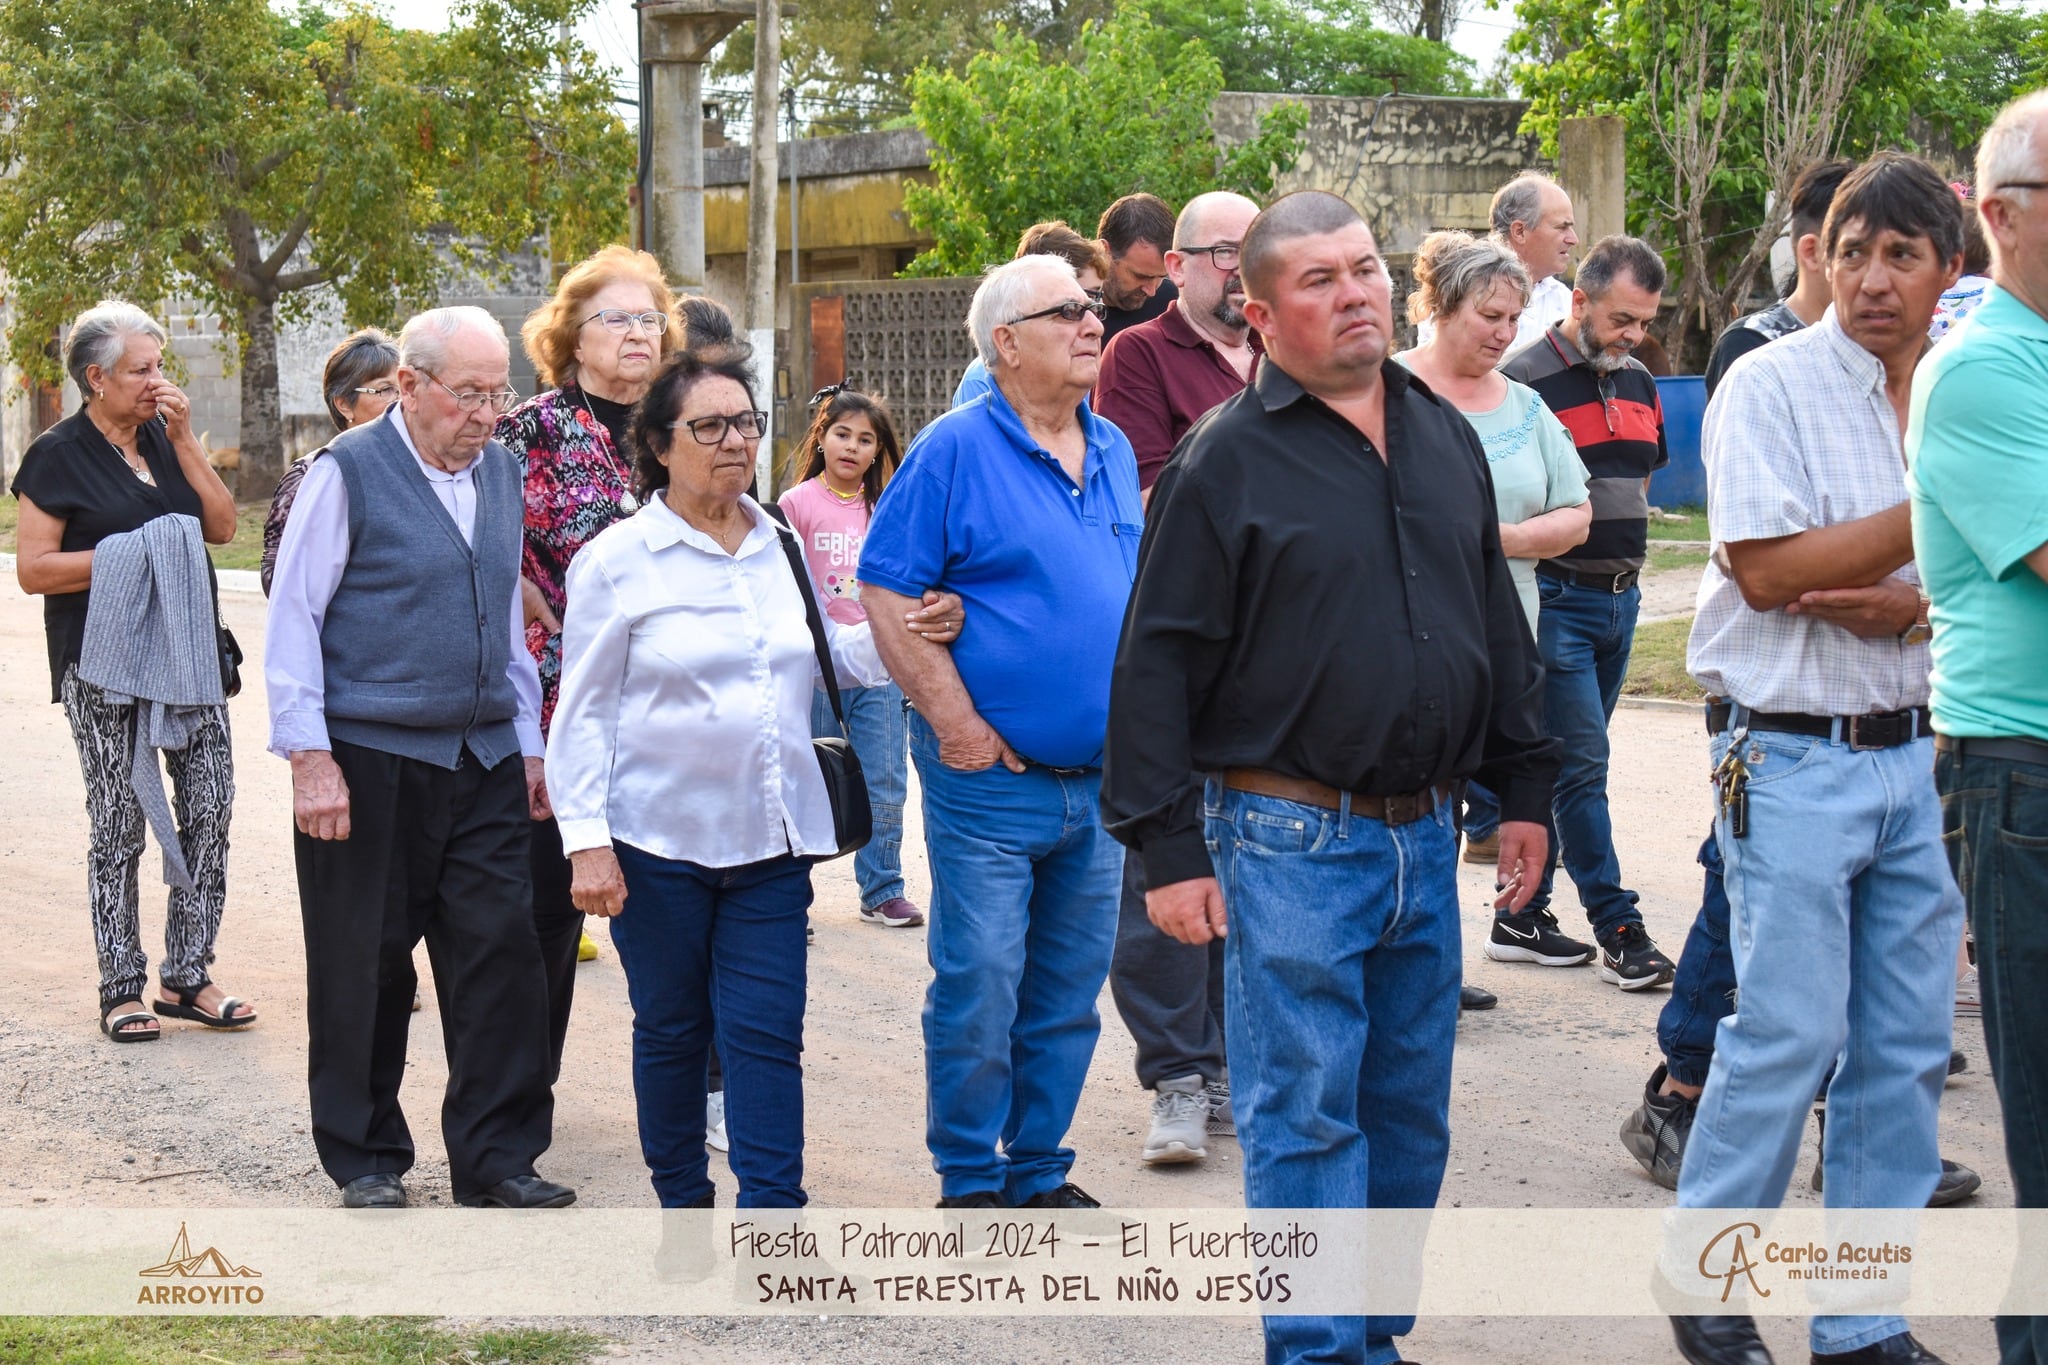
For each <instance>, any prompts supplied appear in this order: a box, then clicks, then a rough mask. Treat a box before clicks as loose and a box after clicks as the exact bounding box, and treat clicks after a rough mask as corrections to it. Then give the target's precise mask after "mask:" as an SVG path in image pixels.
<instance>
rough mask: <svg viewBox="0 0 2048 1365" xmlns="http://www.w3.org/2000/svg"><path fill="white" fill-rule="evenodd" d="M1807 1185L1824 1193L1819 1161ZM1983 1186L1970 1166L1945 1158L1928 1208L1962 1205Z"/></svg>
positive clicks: (1816, 1191) (1980, 1179)
mask: <svg viewBox="0 0 2048 1365" xmlns="http://www.w3.org/2000/svg"><path fill="white" fill-rule="evenodd" d="M1807 1183H1808V1184H1810V1185H1812V1186H1813V1191H1814V1193H1815V1194H1819V1193H1822V1180H1821V1164H1820V1163H1819V1162H1818V1161H1816V1162H1814V1163H1813V1178H1812V1179H1811V1180H1809V1181H1808V1182H1807ZM1983 1184H1984V1177H1982V1176H1980V1175H1978V1174H1977V1173H1976V1172H1975V1171H1973V1170H1971V1169H1970V1168H1969V1167H1968V1166H1965V1165H1963V1164H1962V1163H1961V1162H1960V1161H1950V1160H1949V1159H1948V1158H1947V1157H1943V1158H1942V1159H1941V1179H1940V1180H1938V1181H1936V1182H1935V1184H1934V1193H1933V1194H1930V1195H1928V1196H1927V1207H1928V1208H1930V1209H1940V1208H1946V1207H1948V1206H1949V1205H1950V1204H1960V1203H1962V1202H1963V1201H1964V1200H1965V1199H1968V1198H1969V1197H1970V1196H1971V1195H1973V1194H1975V1193H1976V1192H1977V1190H1978V1189H1979V1188H1980V1187H1981V1186H1982V1185H1983Z"/></svg>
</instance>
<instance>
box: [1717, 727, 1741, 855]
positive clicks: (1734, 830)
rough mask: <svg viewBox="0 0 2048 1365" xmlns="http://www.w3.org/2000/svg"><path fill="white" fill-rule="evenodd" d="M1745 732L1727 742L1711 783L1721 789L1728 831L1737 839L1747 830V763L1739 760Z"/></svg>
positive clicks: (1722, 807)
mask: <svg viewBox="0 0 2048 1365" xmlns="http://www.w3.org/2000/svg"><path fill="white" fill-rule="evenodd" d="M1747 738H1748V736H1747V734H1746V733H1737V734H1735V735H1734V736H1732V737H1731V738H1730V740H1729V743H1728V752H1727V753H1726V754H1725V755H1723V756H1722V759H1721V766H1720V767H1718V768H1716V769H1714V785H1715V786H1716V787H1717V788H1719V789H1720V793H1721V809H1722V810H1724V811H1726V812H1728V833H1729V834H1731V835H1733V836H1734V837H1735V838H1737V839H1741V838H1745V837H1747V836H1748V834H1749V765H1748V764H1747V763H1744V762H1743V761H1742V745H1743V741H1744V740H1745V739H1747Z"/></svg>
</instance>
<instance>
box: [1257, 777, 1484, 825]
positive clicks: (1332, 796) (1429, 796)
mask: <svg viewBox="0 0 2048 1365" xmlns="http://www.w3.org/2000/svg"><path fill="white" fill-rule="evenodd" d="M1223 785H1224V786H1226V787H1229V788H1230V789H1231V790H1233V791H1241V792H1250V793H1252V794H1253V795H1254V796H1277V797H1279V798H1280V799H1281V800H1282V801H1299V802H1300V803H1301V804H1302V805H1304V806H1321V807H1322V808H1323V809H1324V810H1342V809H1343V808H1344V797H1345V795H1346V793H1345V792H1343V791H1341V790H1339V789H1338V788H1336V787H1330V786H1325V785H1324V784H1323V783H1321V782H1311V781H1310V780H1309V779H1307V778H1305V777H1288V776H1286V775H1285V774H1282V773H1275V772H1268V771H1267V770H1266V769H1264V768H1226V769H1225V770H1224V773H1223ZM1444 795H1445V793H1444V792H1443V791H1440V790H1439V789H1437V788H1435V787H1425V788H1423V789H1422V790H1421V791H1419V792H1406V793H1403V794H1402V795H1400V796H1365V795H1362V794H1361V793H1358V792H1352V793H1350V797H1351V813H1352V814H1353V815H1363V816H1365V817H1367V818H1368V819H1372V820H1379V821H1383V822H1384V823H1386V824H1389V825H1406V824H1412V823H1414V822H1415V821H1417V820H1420V819H1421V818H1422V817H1423V816H1425V815H1427V814H1429V813H1430V812H1431V811H1433V810H1435V809H1436V807H1437V803H1438V802H1440V801H1442V800H1443V799H1444Z"/></svg>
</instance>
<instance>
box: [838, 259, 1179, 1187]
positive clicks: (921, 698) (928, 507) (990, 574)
mask: <svg viewBox="0 0 2048 1365" xmlns="http://www.w3.org/2000/svg"><path fill="white" fill-rule="evenodd" d="M1102 310H1103V305H1102V304H1101V302H1100V301H1098V300H1094V299H1091V298H1089V297H1088V295H1087V294H1086V293H1084V292H1083V291H1082V289H1081V285H1080V281H1079V280H1078V279H1076V277H1075V275H1074V268H1073V266H1071V265H1069V264H1068V263H1067V262H1066V261H1064V260H1062V259H1060V258H1059V257H1057V256H1024V257H1020V258H1018V259H1016V260H1013V261H1009V262H1006V263H1005V264H1003V265H1000V266H997V267H995V268H994V269H993V270H991V271H990V272H989V274H988V277H987V278H986V279H984V280H983V281H982V283H981V287H980V288H979V289H978V290H976V291H975V295H974V302H973V304H972V305H971V306H970V307H969V309H968V313H967V326H968V330H969V331H970V332H971V333H972V334H973V336H974V344H975V347H976V349H977V350H978V351H979V352H980V355H981V359H982V362H983V363H984V364H986V365H987V366H988V369H989V373H990V374H991V375H992V376H993V377H994V379H995V388H994V390H993V391H991V392H990V393H988V394H985V395H983V396H982V397H980V398H978V399H975V400H974V401H972V402H970V403H967V404H966V405H964V406H962V407H958V408H955V409H954V410H953V411H951V412H949V413H947V414H946V415H945V416H943V417H941V418H939V419H938V420H937V421H936V422H933V423H932V424H931V425H930V426H928V427H926V428H925V429H924V430H923V431H922V432H920V433H918V436H917V439H916V440H914V441H912V442H911V444H910V451H909V453H908V455H907V456H906V457H905V458H904V462H903V468H902V469H901V470H900V471H899V472H898V473H897V475H896V477H895V478H894V479H893V480H891V481H890V484H889V487H888V490H887V491H886V492H885V493H884V494H883V495H882V500H881V503H880V504H879V505H878V506H877V507H876V508H875V516H874V522H873V524H872V525H871V526H870V527H869V528H868V538H867V541H866V543H865V544H863V545H862V547H861V565H860V578H861V592H862V600H863V604H864V605H865V606H866V607H867V609H868V620H869V621H871V622H872V623H873V624H874V632H875V646H876V648H877V649H878V650H880V651H881V655H882V660H883V662H884V663H886V664H887V665H888V666H889V672H890V674H891V675H892V676H893V677H894V678H895V679H896V681H897V683H898V684H900V685H901V686H902V688H903V691H904V694H905V695H906V696H907V697H908V698H909V699H910V702H911V705H912V706H913V707H914V708H915V709H914V711H913V714H912V715H911V717H910V753H911V758H912V759H913V760H914V761H915V762H916V764H917V774H918V779H919V781H920V783H921V784H922V786H923V788H924V825H925V841H926V845H927V847H928V849H929V852H930V856H931V867H932V910H931V928H930V930H929V931H928V934H927V940H926V942H927V952H928V954H929V956H930V958H931V964H932V973H933V976H932V983H931V986H930V988H929V989H928V990H927V991H926V994H925V1006H924V1043H925V1078H926V1086H927V1091H928V1095H927V1105H926V1112H927V1116H928V1117H927V1128H926V1135H925V1138H926V1142H927V1143H928V1144H929V1146H930V1147H931V1150H932V1164H933V1166H934V1167H935V1168H936V1169H937V1170H938V1172H939V1180H940V1188H939V1193H940V1199H939V1206H940V1207H941V1208H999V1207H1004V1206H1014V1207H1022V1208H1092V1207H1094V1206H1095V1202H1096V1201H1095V1200H1093V1199H1091V1198H1089V1196H1088V1195H1087V1194H1086V1193H1085V1192H1083V1191H1082V1190H1081V1188H1080V1187H1079V1186H1077V1185H1074V1184H1073V1183H1071V1182H1070V1181H1069V1180H1068V1179H1067V1175H1068V1172H1069V1171H1070V1170H1071V1169H1072V1167H1073V1164H1074V1153H1073V1151H1072V1149H1071V1148H1068V1147H1066V1146H1065V1145H1063V1144H1064V1141H1065V1138H1066V1133H1067V1125H1068V1124H1069V1123H1070V1122H1072V1120H1073V1117H1074V1107H1075V1105H1076V1104H1077V1103H1079V1101H1080V1097H1081V1083H1082V1081H1083V1080H1084V1079H1085V1078H1086V1077H1087V1074H1088V1063H1089V1061H1090V1059H1091V1058H1092V1057H1093V1056H1094V1053H1095V1039H1096V1036H1097V1034H1098V1033H1099V1032H1100V1029H1101V1021H1100V1019H1099V1018H1098V1016H1097V1015H1096V1011H1095V1000H1096V997H1097V996H1098V995H1099V994H1100V993H1101V991H1102V983H1103V981H1104V979H1105V978H1106V977H1107V976H1108V974H1109V961H1110V955H1111V951H1112V949H1113V947H1114V945H1115V941H1116V920H1117V894H1118V888H1119V886H1120V882H1121V877H1122V874H1123V852H1122V849H1121V847H1120V846H1119V845H1118V844H1117V843H1116V842H1115V841H1114V840H1112V839H1111V838H1110V837H1109V835H1108V834H1106V833H1105V832H1104V831H1103V828H1102V821H1101V818H1100V815H1099V813H1098V799H1099V789H1100V787H1101V782H1102V746H1103V737H1104V734H1105V731H1106V729H1107V726H1108V720H1109V675H1110V667H1111V665H1112V663H1113V662H1114V660H1115V656H1116V645H1117V636H1118V632H1119V630H1120V629H1121V627H1122V623H1123V614H1124V604H1125V602H1126V600H1127V599H1128V598H1129V596H1130V590H1131V579H1132V577H1133V576H1134V574H1135V572H1136V568H1137V561H1138V536H1139V533H1140V531H1141V530H1142V523H1143V513H1142V512H1141V510H1140V507H1141V504H1140V503H1139V500H1138V466H1137V461H1136V458H1135V457H1134V456H1133V455H1132V453H1131V444H1130V442H1129V441H1127V440H1125V439H1124V435H1123V433H1122V432H1120V431H1118V430H1117V429H1116V428H1115V427H1114V426H1112V425H1110V424H1109V423H1108V422H1105V421H1103V420H1102V419H1101V418H1099V417H1096V416H1095V415H1094V414H1093V413H1091V412H1090V411H1089V410H1088V408H1087V406H1086V404H1085V403H1084V402H1083V400H1084V399H1085V398H1086V397H1087V395H1088V391H1089V390H1090V389H1091V388H1092V387H1094V384H1095V380H1096V371H1097V367H1098V363H1099V361H1100V358H1101V353H1102ZM927 588H938V589H941V590H943V591H948V592H956V593H958V594H960V596H961V598H962V599H963V600H964V601H965V603H966V604H967V612H968V617H969V619H970V620H971V621H972V622H973V623H974V624H973V626H972V627H971V628H970V629H969V630H967V631H966V632H965V633H964V634H962V636H961V637H960V640H959V642H958V643H957V644H955V645H954V646H953V647H952V648H951V650H947V649H945V648H943V647H939V646H935V645H931V644H929V643H928V642H926V641H924V640H921V639H919V638H918V637H916V636H913V635H912V634H911V633H910V632H909V630H908V629H907V628H906V626H905V625H904V620H905V617H906V615H907V614H908V613H909V612H910V611H912V610H915V609H916V607H917V606H918V604H919V599H920V598H921V596H922V595H923V593H924V592H925V590H926V589H927Z"/></svg>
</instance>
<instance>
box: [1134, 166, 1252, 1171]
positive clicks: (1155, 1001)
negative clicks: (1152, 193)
mask: <svg viewBox="0 0 2048 1365" xmlns="http://www.w3.org/2000/svg"><path fill="white" fill-rule="evenodd" d="M1258 216H1259V206H1258V205H1257V204H1255V203H1253V202H1252V201H1251V200H1249V199H1247V198H1245V197H1244V196H1243V195H1241V194H1230V193H1227V192H1224V191H1216V192H1214V193H1210V194H1201V195H1197V196H1195V197H1194V198H1193V199H1190V200H1189V201H1188V204H1187V207H1186V208H1184V209H1182V210H1181V211H1180V219H1179V221H1178V222H1176V223H1175V224H1174V231H1173V240H1174V242H1175V244H1176V245H1175V246H1174V248H1173V250H1171V251H1169V252H1167V253H1166V272H1167V274H1168V275H1170V276H1172V278H1173V282H1174V284H1175V285H1177V286H1178V287H1179V289H1180V297H1179V298H1177V299H1175V300H1174V301H1173V302H1172V303H1169V304H1168V305H1167V306H1166V311H1165V312H1164V313H1163V314H1161V315H1160V316H1158V317H1156V318H1154V319H1152V320H1151V321H1150V322H1141V323H1139V324H1138V325H1137V326H1135V327H1132V328H1129V329H1128V330H1126V331H1125V332H1123V333H1122V334H1121V335H1120V336H1118V337H1117V339H1116V340H1115V341H1114V342H1112V343H1111V344H1110V345H1109V347H1108V348H1107V349H1106V350H1104V351H1103V353H1102V376H1101V378H1099V379H1097V380H1096V381H1095V413H1096V415H1097V416H1098V417H1102V418H1106V419H1107V420H1109V421H1111V422H1114V423H1115V424H1116V425H1117V427H1118V428H1120V429H1121V430H1122V431H1123V433H1124V435H1126V436H1128V437H1129V438H1130V440H1131V449H1132V451H1133V452H1135V453H1136V455H1137V457H1138V486H1139V488H1140V489H1142V490H1144V491H1143V493H1142V496H1144V497H1145V498H1147V499H1148V500H1149V498H1150V497H1151V489H1152V481H1153V480H1154V479H1156V478H1158V477H1159V471H1160V470H1161V469H1163V468H1165V467H1166V460H1167V457H1168V456H1169V455H1171V454H1172V453H1173V450H1174V447H1175V446H1177V445H1179V444H1180V438H1181V437H1182V436H1184V435H1186V434H1187V430H1188V428H1189V427H1191V426H1193V425H1194V424H1195V423H1196V422H1197V421H1198V420H1199V419H1200V418H1201V417H1202V415H1203V414H1204V413H1207V412H1208V411H1209V410H1210V409H1211V408H1213V407H1215V406H1216V405H1217V404H1219V403H1222V402H1224V401H1225V400H1226V399H1230V398H1234V397H1236V396H1237V395H1238V394H1239V393H1241V392H1243V390H1244V386H1245V384H1246V383H1247V382H1248V381H1249V380H1250V379H1251V375H1252V367H1253V365H1254V364H1255V363H1256V362H1257V358H1258V354H1259V350H1258V345H1257V343H1256V342H1255V341H1254V340H1253V337H1252V330H1251V324H1250V323H1249V322H1247V321H1246V320H1245V316H1244V281H1243V280H1242V279H1241V278H1240V277H1239V275H1238V253H1239V251H1240V250H1241V249H1242V247H1243V245H1244V234H1245V229H1246V228H1248V227H1250V226H1251V223H1252V219H1254V218H1256V217H1258ZM1109 984H1110V991H1111V993H1112V994H1113V995H1114V996H1115V997H1116V1008H1117V1012H1118V1013H1119V1014H1121V1015H1122V1016H1123V1020H1124V1026H1125V1027H1126V1028H1128V1029H1130V1031H1131V1038H1132V1040H1133V1041H1134V1042H1136V1043H1137V1045H1138V1055H1137V1064H1138V1083H1139V1084H1140V1085H1142V1086H1144V1087H1145V1088H1146V1089H1147V1090H1150V1091H1152V1092H1153V1100H1152V1125H1151V1128H1150V1130H1149V1131H1148V1132H1147V1133H1146V1136H1145V1145H1144V1147H1143V1148H1142V1149H1141V1150H1140V1154H1139V1155H1140V1157H1141V1159H1142V1160H1144V1161H1145V1162H1147V1163H1160V1164H1172V1163H1177V1162H1186V1161H1200V1160H1202V1159H1203V1158H1204V1157H1206V1156H1207V1155H1208V1148H1207V1141H1206V1137H1207V1134H1208V1133H1209V1132H1211V1131H1215V1132H1220V1133H1230V1132H1234V1131H1236V1129H1235V1125H1234V1123H1233V1122H1232V1116H1231V1111H1230V1082H1229V1081H1228V1079H1227V1078H1226V1077H1225V1075H1224V1062H1223V943H1222V941H1221V940H1220V939H1214V940H1211V941H1210V942H1208V943H1206V944H1187V943H1180V942H1177V941H1176V940H1174V939H1171V938H1169V937H1167V936H1166V935H1165V934H1163V933H1161V932H1160V931H1159V930H1158V929H1156V928H1154V927H1153V925H1152V921H1151V920H1150V919H1149V918H1148V917H1147V916H1146V914H1145V874H1144V866H1143V862H1142V860H1141V859H1138V858H1126V859H1124V886H1123V902H1122V905H1121V908H1120V910H1119V912H1118V915H1117V931H1116V957H1115V959H1114V960H1113V961H1112V963H1111V965H1110V972H1109Z"/></svg>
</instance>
